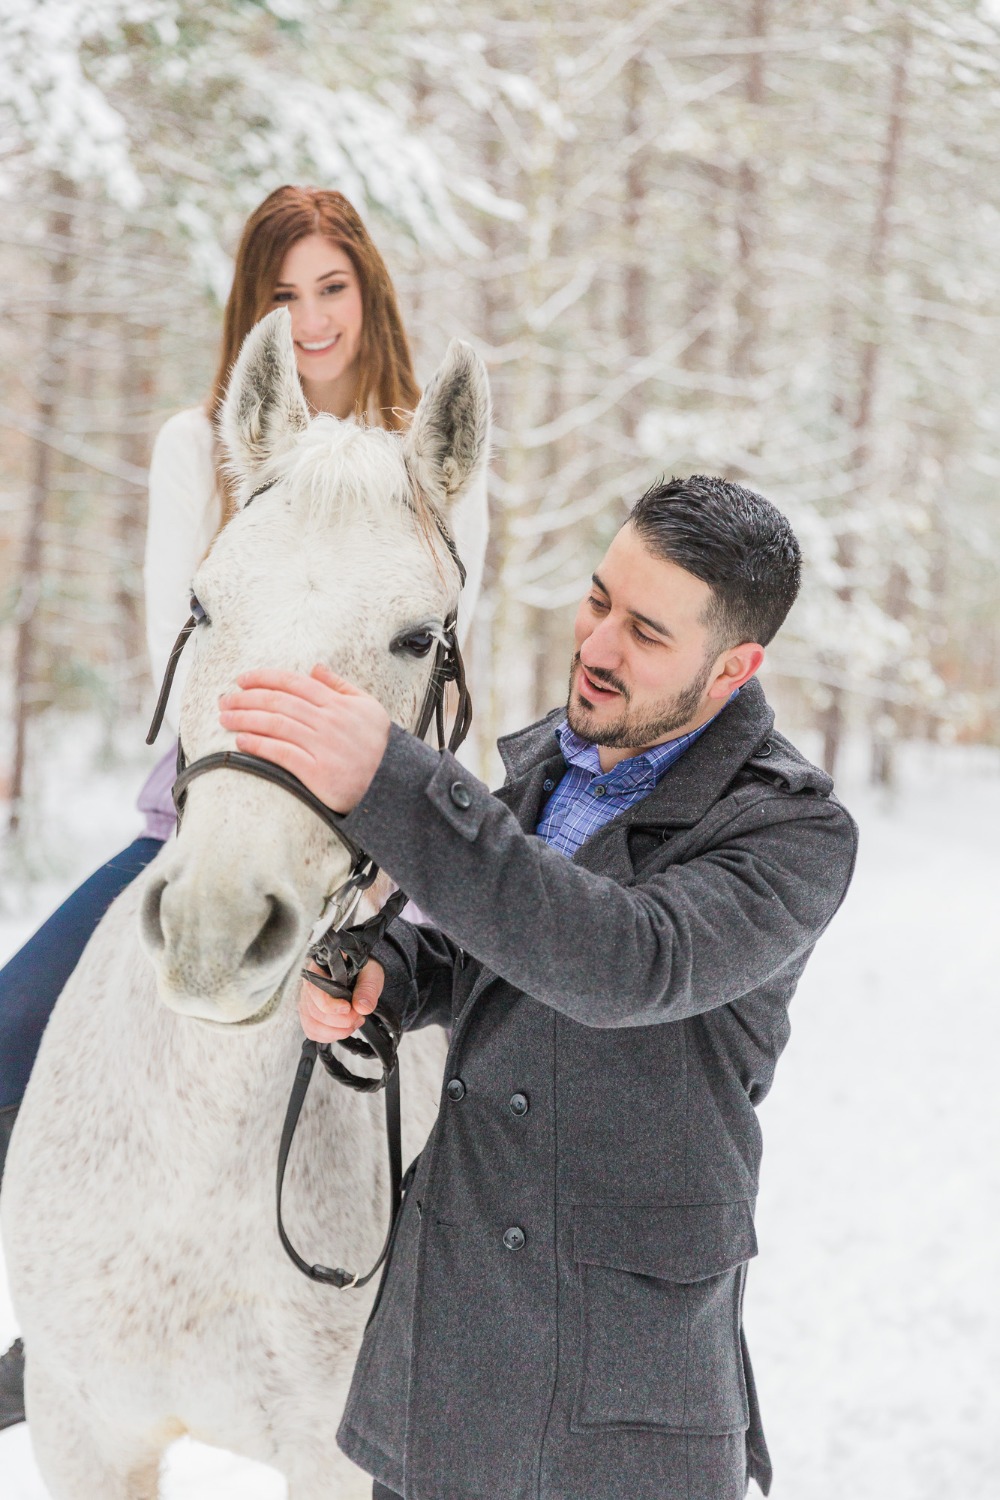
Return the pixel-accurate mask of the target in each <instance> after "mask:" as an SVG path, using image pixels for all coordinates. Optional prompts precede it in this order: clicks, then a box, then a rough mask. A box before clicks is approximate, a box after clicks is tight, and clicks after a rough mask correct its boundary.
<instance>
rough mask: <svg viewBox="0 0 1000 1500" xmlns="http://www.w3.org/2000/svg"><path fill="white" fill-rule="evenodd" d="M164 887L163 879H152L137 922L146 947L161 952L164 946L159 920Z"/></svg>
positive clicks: (161, 924) (165, 885) (165, 884)
mask: <svg viewBox="0 0 1000 1500" xmlns="http://www.w3.org/2000/svg"><path fill="white" fill-rule="evenodd" d="M166 888H167V882H166V881H165V880H154V881H153V883H152V884H151V885H148V886H147V887H146V893H145V895H144V896H143V898H142V906H141V907H140V910H139V924H140V930H141V932H142V936H143V939H144V941H145V943H146V946H147V948H149V949H150V951H152V952H154V953H162V952H163V949H164V948H165V946H166V942H165V939H164V936H163V923H162V922H161V920H160V905H161V903H162V901H163V892H164V891H165V890H166Z"/></svg>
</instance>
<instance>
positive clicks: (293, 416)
mask: <svg viewBox="0 0 1000 1500" xmlns="http://www.w3.org/2000/svg"><path fill="white" fill-rule="evenodd" d="M308 425H309V408H308V406H307V405H306V399H305V397H304V396H303V394H302V387H301V385H300V384H299V376H298V371H297V370H296V368H295V345H294V344H293V342H292V320H291V317H290V316H289V313H288V309H287V308H286V307H277V308H275V310H274V312H272V313H268V315H267V317H266V318H262V319H261V321H260V322H259V323H257V324H256V325H255V326H254V327H253V328H251V330H250V332H249V333H248V334H247V336H246V338H245V339H244V340H243V347H242V348H241V349H240V353H239V358H238V359H237V361H236V363H235V365H234V366H233V371H232V374H231V375H230V377H229V386H228V388H227V390H226V398H225V400H224V401H223V403H222V411H221V414H220V417H219V432H220V435H221V437H222V442H223V445H224V447H225V449H226V452H227V453H228V455H229V463H230V468H231V469H232V471H233V472H234V473H235V475H236V477H237V479H238V480H244V481H246V480H250V479H252V478H253V477H254V476H255V474H256V473H257V471H258V470H259V469H260V468H261V467H262V465H263V464H266V463H267V461H268V460H269V459H271V458H275V457H276V456H277V455H278V454H280V453H284V452H285V451H286V450H287V449H288V448H290V447H291V446H292V443H293V441H294V439H295V438H296V437H297V436H298V434H299V433H300V432H303V431H304V430H305V428H306V427H308Z"/></svg>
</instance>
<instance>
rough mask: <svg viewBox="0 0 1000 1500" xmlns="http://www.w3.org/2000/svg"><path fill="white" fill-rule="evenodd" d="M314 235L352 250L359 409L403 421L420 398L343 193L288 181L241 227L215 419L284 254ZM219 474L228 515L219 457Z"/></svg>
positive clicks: (211, 406) (375, 257)
mask: <svg viewBox="0 0 1000 1500" xmlns="http://www.w3.org/2000/svg"><path fill="white" fill-rule="evenodd" d="M310 234H321V235H323V236H324V238H326V239H328V240H331V241H333V243H334V244H336V245H338V246H339V247H340V248H341V249H342V250H343V251H344V252H345V253H346V254H347V255H349V256H350V259H351V264H352V265H353V266H354V269H355V271H356V272H357V276H358V282H359V284H360V287H361V313H362V323H361V347H360V349H359V352H358V389H357V395H356V397H355V412H356V413H357V415H358V416H359V417H368V419H369V420H374V421H376V422H377V423H378V424H379V425H380V426H381V427H388V428H393V429H396V430H398V429H399V428H401V427H405V426H406V425H407V423H408V421H409V414H410V413H411V412H412V411H413V409H414V407H415V406H416V404H417V402H418V401H419V399H420V387H419V386H418V385H417V380H416V376H415V375H414V373H413V359H412V356H411V354H410V345H409V340H408V339H407V337H406V330H405V329H404V327H403V320H402V318H401V317H400V315H399V306H398V304H397V302H396V292H395V289H394V287H393V285H392V280H391V278H390V276H389V272H388V270H387V268H386V264H385V261H384V260H383V259H382V257H381V255H379V253H378V251H377V250H376V248H375V246H374V244H373V243H372V240H371V237H370V235H369V233H368V231H367V229H366V228H365V226H364V224H363V223H362V222H361V218H360V216H359V215H358V213H357V212H356V211H355V209H354V208H353V207H352V206H351V204H350V203H348V201H347V199H346V198H345V197H344V195H343V194H342V193H336V192H333V191H332V190H330V189H327V188H307V187H288V186H286V187H280V188H275V190H274V192H273V193H271V194H269V195H268V197H266V198H265V199H264V201H263V203H262V204H261V205H260V207H259V208H257V209H255V210H254V212H253V213H252V214H251V215H250V217H249V219H248V220H247V222H246V226H245V228H244V230H243V238H242V239H241V240H240V247H239V249H238V250H237V252H236V266H235V269H234V272H233V285H232V290H231V291H230V293H229V300H228V301H227V303H226V311H225V316H224V319H223V327H222V350H221V353H220V357H219V367H218V371H217V373H216V376H215V382H214V384H213V386H212V391H211V394H210V396H209V398H208V402H207V407H208V414H209V417H210V418H211V420H212V423H213V425H214V423H215V419H216V417H217V416H218V414H219V410H220V408H221V406H222V402H223V398H224V397H225V394H226V386H227V385H228V383H229V376H230V372H231V371H232V368H233V365H234V364H235V362H236V356H237V354H239V352H240V345H241V344H242V343H243V340H244V339H245V338H246V336H247V334H248V333H249V332H250V329H251V328H252V327H253V325H254V324H255V323H257V322H258V321H259V320H260V319H261V318H262V317H263V316H264V314H265V313H267V312H269V311H270V310H271V308H272V306H273V304H274V291H275V287H276V286H277V282H278V277H279V275H280V273H281V266H282V262H283V261H284V258H285V256H286V255H287V254H288V251H289V250H290V249H291V247H292V246H293V245H294V244H296V243H297V241H299V240H302V239H305V238H306V236H307V235H310ZM216 474H217V482H218V484H219V490H220V493H221V495H222V496H223V502H224V503H223V520H224V521H225V520H228V518H229V515H230V513H231V509H232V504H231V499H230V496H229V488H228V484H227V482H226V479H225V476H224V474H223V472H222V469H221V466H220V464H219V463H217V464H216Z"/></svg>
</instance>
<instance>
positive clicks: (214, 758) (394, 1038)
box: [146, 479, 472, 1289]
mask: <svg viewBox="0 0 1000 1500" xmlns="http://www.w3.org/2000/svg"><path fill="white" fill-rule="evenodd" d="M276 483H277V480H274V479H272V480H270V481H269V482H268V483H267V484H263V485H261V486H260V488H259V489H256V490H254V492H253V494H252V495H251V496H250V498H249V499H248V500H247V502H246V505H245V506H244V509H246V506H249V505H250V504H251V503H252V502H253V501H254V500H256V498H257V497H258V495H263V494H264V493H265V492H266V491H267V490H269V489H271V488H272V486H273V485H275V484H276ZM434 521H435V523H436V525H437V528H438V530H439V532H440V533H441V537H442V540H443V541H444V543H445V545H446V546H447V548H448V551H449V552H450V554H451V557H452V559H453V560H454V562H455V563H456V565H457V567H458V571H459V575H460V577H461V581H462V584H463V586H464V584H465V568H464V566H463V564H462V560H461V558H460V557H459V555H458V550H457V548H456V547H455V543H454V540H453V539H452V537H451V535H450V533H449V532H448V530H447V528H446V527H445V525H444V523H443V522H442V521H441V520H440V518H439V517H438V516H437V514H436V513H434ZM205 618H206V616H205V611H204V610H203V609H202V607H201V605H200V604H199V603H198V601H197V600H196V599H194V598H192V609H191V615H190V618H189V619H188V620H187V621H186V623H185V624H184V626H183V627H182V629H181V632H180V634H179V635H178V637H177V640H176V641H175V643H174V647H173V650H172V651H171V653H170V656H169V658H168V660H167V666H166V670H165V672H164V674H163V682H162V683H161V685H160V691H159V694H158V696H157V700H156V707H155V708H154V710H153V718H152V721H151V723H150V726H149V732H148V734H147V735H146V743H147V745H151V744H152V743H153V742H154V740H155V739H156V736H157V735H158V734H159V732H160V727H161V725H162V723H163V716H164V714H165V712H166V708H167V701H168V699H169V697H170V690H171V687H172V686H173V681H174V675H175V673H176V671H177V664H178V662H179V661H180V658H181V653H182V652H183V650H184V647H185V645H186V643H187V640H188V637H189V636H190V635H191V634H192V633H193V631H194V630H195V629H197V627H198V625H199V624H200V623H201V622H202V620H204V619H205ZM449 682H454V683H455V684H456V686H457V689H458V704H457V709H456V714H455V721H454V723H453V725H452V730H451V734H450V735H449V736H448V739H447V746H446V742H445V711H444V700H445V691H446V688H447V685H448V683H449ZM432 720H433V721H434V724H435V729H436V733H437V742H438V749H439V750H442V751H443V750H444V749H445V748H447V749H448V750H449V751H452V752H454V751H455V750H457V749H458V747H459V746H460V745H461V744H462V741H463V740H464V739H465V737H466V735H467V734H468V732H469V728H470V726H471V724H472V699H471V696H470V694H469V689H468V685H467V683H466V680H465V664H464V662H463V661H462V653H461V651H460V649H459V645H458V635H457V616H456V615H455V614H452V615H450V616H449V617H448V619H447V620H446V621H445V623H444V631H443V634H442V636H441V637H440V638H439V639H438V642H437V646H436V650H435V656H434V665H433V668H432V671H431V677H430V682H429V683H428V686H427V692H426V694H425V696H424V701H423V704H422V706H421V710H420V717H419V719H418V720H417V724H416V727H415V728H414V731H413V733H414V735H415V736H416V737H417V739H421V740H422V739H423V738H424V736H425V735H426V733H427V731H428V729H429V728H430V726H431V721H432ZM208 771H241V772H242V773H243V774H244V775H247V776H257V777H259V778H260V779H261V780H263V781H270V782H271V783H272V784H273V785H275V786H279V787H281V788H282V790H283V791H286V792H290V793H291V795H292V796H293V797H297V798H298V799H299V801H300V802H303V803H304V804H305V805H306V807H308V808H309V809H310V811H311V812H313V813H315V814H316V816H317V817H318V818H320V819H321V820H322V822H323V823H325V824H326V826H327V828H329V829H330V830H331V832H333V833H335V834H336V835H337V837H338V838H339V839H340V841H341V842H342V843H343V844H344V845H346V847H347V851H348V853H349V854H350V856H351V869H350V873H349V874H348V877H347V880H346V881H345V882H344V884H343V885H342V886H341V887H340V889H339V890H337V891H335V892H334V893H333V894H332V895H331V896H330V897H329V898H328V899H327V901H326V903H325V906H324V910H328V909H329V908H330V906H331V905H336V906H337V908H338V910H339V915H338V919H337V920H338V921H342V920H345V919H346V918H349V916H350V915H351V914H352V912H353V910H354V908H355V906H356V904H357V901H358V899H359V898H360V896H361V893H362V892H363V891H366V890H367V889H368V887H369V886H370V885H371V884H372V882H373V881H374V880H375V877H376V876H377V875H378V865H377V864H376V863H375V861H374V860H373V859H372V858H371V857H370V856H369V855H368V854H366V853H365V851H364V850H363V849H362V848H360V846H359V845H358V844H356V843H355V842H354V840H353V839H352V838H351V837H350V836H349V835H348V834H347V833H345V832H344V829H343V826H342V817H341V815H340V814H339V813H335V812H334V811H333V809H332V808H329V807H327V806H326V804H325V803H323V802H321V801H320V799H319V798H318V797H317V796H315V795H314V793H312V792H311V791H310V790H309V788H308V787H307V786H306V785H305V783H304V782H302V781H300V780H299V778H298V777H297V776H294V775H293V774H292V773H291V772H290V771H286V770H285V769H284V768H283V767H281V766H276V765H275V764H274V763H273V762H272V761H269V760H265V759H264V758H263V756H259V755H247V754H244V753H243V752H242V751H239V750H223V751H219V752H217V753H215V754H212V755H203V756H201V757H200V758H199V759H198V760H195V761H192V762H191V763H190V764H188V761H187V758H186V757H185V754H184V750H183V747H182V745H181V742H180V737H179V736H178V740H177V778H176V780H175V781H174V786H173V800H174V806H175V808H176V809H177V823H178V827H179V826H180V821H181V817H182V815H183V812H184V804H185V801H186V799H187V789H188V787H189V786H190V784H191V782H192V781H194V780H195V778H196V777H198V776H203V775H205V774H206V773H207V772H208ZM407 899H408V897H407V896H406V894H405V893H404V892H403V891H401V890H396V891H394V892H393V894H392V895H391V896H390V897H389V899H388V901H386V903H385V905H384V906H383V907H382V909H381V910H380V911H378V912H377V913H376V914H375V916H373V917H370V918H369V920H368V921H367V922H362V923H360V924H357V925H355V926H353V927H338V926H337V925H336V923H334V924H333V925H331V926H330V927H328V928H327V929H326V931H325V932H324V933H323V935H322V937H320V938H319V939H318V941H317V942H315V943H314V944H313V945H312V946H311V947H310V949H309V955H308V956H309V958H310V959H312V961H313V963H314V964H315V965H316V967H317V969H318V970H319V972H318V973H317V972H316V971H315V970H314V969H303V970H302V971H301V972H302V975H303V976H304V977H305V978H306V979H308V980H309V982H310V984H313V985H315V986H316V987H317V989H321V990H323V991H324V992H325V993H326V994H328V995H333V996H335V997H336V998H338V999H344V1000H349V999H350V998H351V996H352V995H353V992H354V984H355V981H356V980H357V977H358V975H359V974H360V972H361V970H362V969H363V968H364V966H365V964H366V963H367V962H368V960H369V958H370V957H371V954H372V950H373V949H374V948H375V946H376V944H377V943H378V942H379V941H380V940H381V938H382V937H383V935H384V933H385V931H386V928H387V927H388V926H389V924H390V923H391V922H393V921H394V920H395V918H396V917H397V916H398V915H399V913H400V912H401V911H402V909H403V907H404V906H405V905H406V902H407ZM359 1033H360V1034H358V1033H356V1034H355V1035H354V1036H350V1037H347V1038H346V1040H344V1041H343V1042H340V1043H339V1045H340V1046H341V1047H343V1048H344V1049H345V1050H346V1051H348V1052H352V1053H355V1054H358V1055H363V1056H366V1057H375V1058H377V1060H378V1062H379V1063H380V1064H381V1068H382V1074H381V1077H365V1076H364V1075H361V1074H357V1073H352V1072H351V1070H350V1069H349V1068H346V1067H345V1066H344V1064H343V1063H342V1062H340V1060H339V1059H338V1058H337V1057H336V1056H335V1054H334V1053H333V1050H332V1048H331V1046H330V1044H329V1043H317V1042H314V1041H311V1040H309V1039H308V1038H307V1039H306V1041H304V1042H303V1044H302V1056H301V1058H300V1060H299V1064H298V1068H297V1070H296V1074H295V1081H294V1083H293V1085H292V1091H291V1096H290V1097H289V1100H288V1108H287V1111H286V1114H285V1122H284V1126H283V1128H282V1132H281V1141H280V1144H279V1148H278V1172H277V1185H276V1196H277V1214H278V1234H279V1236H280V1239H281V1243H282V1245H283V1246H284V1248H285V1250H286V1251H287V1253H288V1255H289V1257H290V1258H291V1260H292V1261H293V1262H294V1264H295V1265H296V1266H297V1267H298V1268H299V1270H300V1271H302V1272H303V1274H304V1275H306V1276H308V1277H309V1278H310V1280H312V1281H319V1282H323V1283H325V1284H326V1285H329V1286H335V1287H337V1288H339V1289H344V1288H346V1287H355V1286H356V1287H363V1286H365V1285H367V1283H368V1282H369V1281H371V1279H372V1277H373V1276H374V1275H375V1273H376V1271H377V1270H378V1269H379V1267H380V1266H381V1265H382V1263H383V1261H384V1260H385V1258H386V1255H387V1254H388V1252H389V1248H390V1246H391V1244H392V1239H393V1235H394V1233H395V1226H396V1219H397V1216H398V1213H399V1208H400V1204H401V1202H402V1192H403V1187H402V1146H401V1140H400V1129H401V1125H400V1102H399V1065H398V1060H397V1056H396V1052H397V1048H398V1046H399V1038H400V1034H399V1029H398V1027H397V1026H396V1023H395V1021H394V1020H393V1019H392V1018H391V1017H390V1016H388V1015H383V1014H381V1013H379V1012H378V1011H373V1012H372V1013H371V1015H369V1016H367V1017H366V1019H365V1021H364V1023H363V1025H362V1026H361V1027H360V1028H359ZM317 1057H318V1058H319V1059H320V1061H321V1062H322V1064H323V1066H324V1067H325V1068H326V1070H327V1072H328V1073H329V1074H330V1075H331V1077H333V1078H335V1079H336V1080H337V1082H338V1083H342V1084H344V1085H345V1086H346V1087H348V1088H352V1089H355V1090H357V1091H358V1092H359V1093H366V1094H367V1093H376V1092H378V1091H379V1090H381V1089H384V1090H385V1114H386V1135H387V1140H388V1151H389V1183H390V1198H391V1202H390V1218H389V1232H388V1234H387V1235H386V1238H385V1243H384V1244H383V1246H382V1250H381V1252H380V1254H379V1257H378V1259H377V1260H376V1262H375V1264H374V1265H373V1266H372V1268H371V1270H370V1271H368V1272H367V1273H366V1274H365V1275H364V1276H358V1275H356V1274H352V1273H351V1272H349V1271H345V1270H344V1269H343V1267H338V1268H336V1269H332V1268H331V1267H329V1266H319V1265H315V1266H311V1265H309V1263H308V1262H307V1261H305V1260H304V1259H303V1258H302V1256H300V1255H299V1253H298V1251H297V1250H296V1249H295V1247H294V1245H293V1244H292V1243H291V1241H290V1240H289V1238H288V1235H287V1233H286V1232H285V1226H284V1223H283V1220H282V1215H281V1191H282V1185H283V1182H284V1176H285V1167H286V1165H287V1162H288V1154H289V1151H290V1150H291V1145H292V1139H293V1137H294V1134H295V1127H296V1125H297V1123H298V1119H299V1115H300V1113H301V1111H302V1105H303V1103H304V1102H305V1097H306V1092H307V1090H308V1088H309V1081H310V1079H311V1077H312V1073H313V1068H314V1067H315V1064H316V1059H317Z"/></svg>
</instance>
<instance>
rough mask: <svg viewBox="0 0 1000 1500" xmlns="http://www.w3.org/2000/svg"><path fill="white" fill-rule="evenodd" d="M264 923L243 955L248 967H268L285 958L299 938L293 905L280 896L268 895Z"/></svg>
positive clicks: (245, 964)
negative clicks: (287, 903)
mask: <svg viewBox="0 0 1000 1500" xmlns="http://www.w3.org/2000/svg"><path fill="white" fill-rule="evenodd" d="M265 900H266V901H267V908H268V909H267V917H266V918H265V920H264V925H263V927H262V928H261V929H260V931H259V932H258V934H257V936H256V937H255V938H254V940H253V942H252V943H251V944H250V946H249V948H248V949H247V951H246V953H245V954H244V955H243V966H244V967H246V968H266V967H267V966H268V965H269V964H273V963H274V962H275V961H276V960H277V959H279V958H283V957H284V956H285V954H286V953H287V952H288V949H289V948H290V947H292V946H293V944H294V943H295V942H296V940H297V938H298V926H299V924H298V920H297V918H296V915H295V911H294V909H293V908H292V907H291V906H288V905H286V903H285V902H284V901H282V900H281V898H280V897H279V896H266V897H265Z"/></svg>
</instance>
